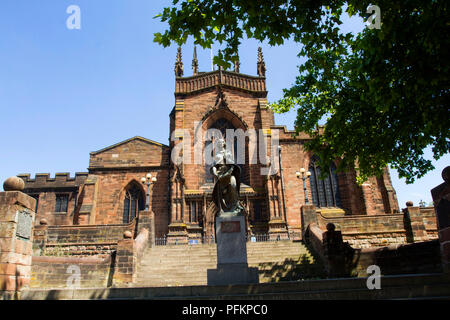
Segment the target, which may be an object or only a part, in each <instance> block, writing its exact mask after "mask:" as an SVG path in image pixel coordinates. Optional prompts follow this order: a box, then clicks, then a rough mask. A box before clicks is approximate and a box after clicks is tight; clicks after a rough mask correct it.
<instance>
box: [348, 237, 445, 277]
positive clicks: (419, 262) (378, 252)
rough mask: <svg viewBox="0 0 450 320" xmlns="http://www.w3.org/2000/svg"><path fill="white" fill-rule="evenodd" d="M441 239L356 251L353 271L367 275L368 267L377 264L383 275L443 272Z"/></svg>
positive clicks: (361, 275)
mask: <svg viewBox="0 0 450 320" xmlns="http://www.w3.org/2000/svg"><path fill="white" fill-rule="evenodd" d="M440 257H441V255H440V251H439V241H438V240H431V241H425V242H418V243H410V244H404V245H397V246H388V247H383V248H369V249H357V250H355V251H354V256H353V266H352V273H353V274H355V275H357V276H359V277H366V276H367V267H369V266H370V265H377V266H379V267H380V270H381V274H382V275H394V274H413V273H440V272H442V266H441V259H440Z"/></svg>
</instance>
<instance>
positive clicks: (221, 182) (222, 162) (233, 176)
mask: <svg viewBox="0 0 450 320" xmlns="http://www.w3.org/2000/svg"><path fill="white" fill-rule="evenodd" d="M218 142H219V147H220V148H221V150H220V151H219V152H218V153H217V155H216V157H215V159H214V166H213V167H212V168H211V173H212V175H213V176H214V181H215V184H214V189H213V194H212V196H213V201H214V203H215V204H216V206H217V208H218V209H219V213H218V215H219V216H238V215H242V214H243V209H244V208H243V207H242V205H241V204H240V202H239V188H240V185H241V179H240V176H241V168H239V166H237V165H235V164H234V160H233V156H232V155H231V153H230V152H229V151H227V150H226V148H225V147H226V144H225V141H224V140H223V139H220V140H219V141H218Z"/></svg>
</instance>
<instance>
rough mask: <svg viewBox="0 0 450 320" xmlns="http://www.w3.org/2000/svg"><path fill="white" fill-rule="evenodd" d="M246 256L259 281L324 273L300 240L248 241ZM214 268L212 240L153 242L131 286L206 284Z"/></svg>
mask: <svg viewBox="0 0 450 320" xmlns="http://www.w3.org/2000/svg"><path fill="white" fill-rule="evenodd" d="M247 257H248V264H249V267H256V268H258V271H259V282H260V283H267V282H279V281H291V280H301V279H311V278H321V277H323V276H324V273H323V267H322V265H321V264H320V263H319V261H316V259H315V258H314V257H313V255H312V254H311V253H310V252H309V250H308V249H307V248H306V247H305V245H304V244H303V243H301V242H292V241H270V242H249V243H247ZM216 268H217V252H216V245H215V244H204V245H167V246H156V247H152V248H148V249H147V251H146V252H145V253H144V255H143V257H142V259H141V261H140V263H139V265H138V268H137V277H136V281H135V283H134V286H139V287H169V286H193V285H206V284H207V282H208V281H207V270H208V269H216Z"/></svg>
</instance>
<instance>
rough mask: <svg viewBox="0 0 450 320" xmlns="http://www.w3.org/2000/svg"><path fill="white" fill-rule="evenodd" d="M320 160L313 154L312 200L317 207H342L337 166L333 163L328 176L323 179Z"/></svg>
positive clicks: (310, 167) (310, 166)
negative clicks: (321, 177)
mask: <svg viewBox="0 0 450 320" xmlns="http://www.w3.org/2000/svg"><path fill="white" fill-rule="evenodd" d="M318 161H319V158H318V157H317V156H313V157H312V158H311V162H310V164H309V171H310V172H311V177H310V181H309V183H310V187H311V196H312V201H313V203H314V205H316V206H317V207H340V206H341V199H340V197H339V187H338V182H337V175H336V166H335V165H334V163H331V165H330V171H329V173H328V176H327V177H326V178H325V179H323V180H322V179H320V173H321V170H320V167H319V165H318Z"/></svg>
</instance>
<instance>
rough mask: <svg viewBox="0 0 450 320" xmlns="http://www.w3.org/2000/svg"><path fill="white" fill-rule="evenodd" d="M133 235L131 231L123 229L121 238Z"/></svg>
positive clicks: (128, 237) (129, 237)
mask: <svg viewBox="0 0 450 320" xmlns="http://www.w3.org/2000/svg"><path fill="white" fill-rule="evenodd" d="M132 236H133V234H132V233H131V231H128V230H127V231H125V232H124V233H123V238H124V239H131V237H132Z"/></svg>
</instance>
